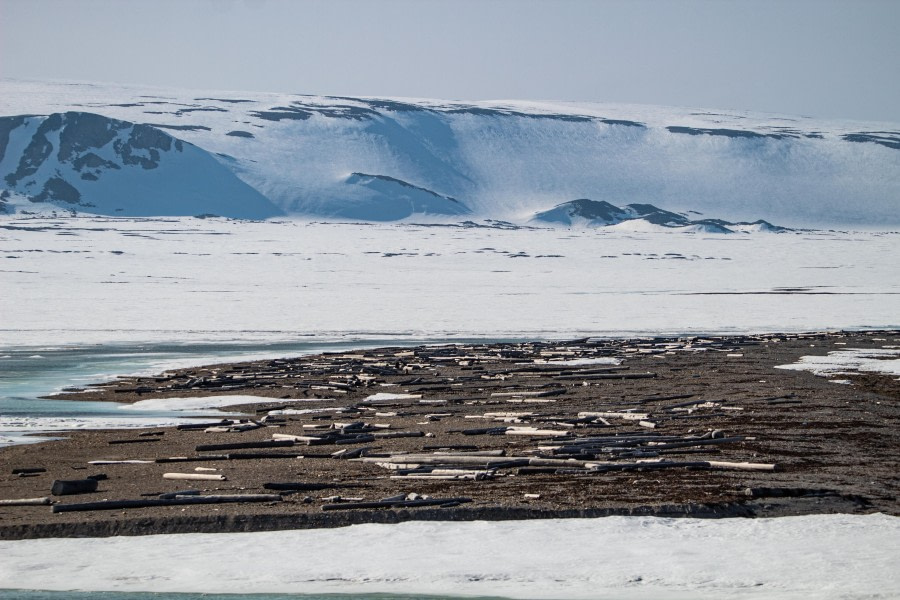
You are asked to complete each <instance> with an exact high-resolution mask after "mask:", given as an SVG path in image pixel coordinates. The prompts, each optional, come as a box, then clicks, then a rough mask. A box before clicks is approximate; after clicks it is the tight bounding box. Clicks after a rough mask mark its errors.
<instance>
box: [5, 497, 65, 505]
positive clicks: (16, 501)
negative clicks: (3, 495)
mask: <svg viewBox="0 0 900 600" xmlns="http://www.w3.org/2000/svg"><path fill="white" fill-rule="evenodd" d="M52 502H53V501H52V500H51V499H50V498H46V497H44V498H12V499H10V500H0V506H40V505H44V504H51V503H52Z"/></svg>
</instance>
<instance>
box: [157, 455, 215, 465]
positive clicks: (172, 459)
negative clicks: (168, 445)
mask: <svg viewBox="0 0 900 600" xmlns="http://www.w3.org/2000/svg"><path fill="white" fill-rule="evenodd" d="M228 459H229V455H228V454H207V455H206V456H170V457H169V458H157V459H156V460H155V461H153V462H156V463H176V462H203V461H207V460H228Z"/></svg>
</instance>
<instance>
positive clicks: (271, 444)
mask: <svg viewBox="0 0 900 600" xmlns="http://www.w3.org/2000/svg"><path fill="white" fill-rule="evenodd" d="M293 445H294V441H293V440H262V441H259V442H233V443H231V444H200V445H199V446H197V447H196V448H195V450H196V451H197V452H211V451H214V450H243V449H244V448H287V447H289V446H293Z"/></svg>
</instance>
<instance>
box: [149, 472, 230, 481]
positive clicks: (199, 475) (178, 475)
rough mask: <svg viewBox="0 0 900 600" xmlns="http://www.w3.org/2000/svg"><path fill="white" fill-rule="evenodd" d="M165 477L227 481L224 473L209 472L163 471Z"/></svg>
mask: <svg viewBox="0 0 900 600" xmlns="http://www.w3.org/2000/svg"><path fill="white" fill-rule="evenodd" d="M163 479H188V480H194V481H225V476H224V475H212V474H208V473H163Z"/></svg>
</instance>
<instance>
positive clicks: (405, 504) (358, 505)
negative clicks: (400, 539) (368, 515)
mask: <svg viewBox="0 0 900 600" xmlns="http://www.w3.org/2000/svg"><path fill="white" fill-rule="evenodd" d="M471 501H472V499H471V498H429V499H427V500H400V501H391V500H388V501H376V502H339V503H335V504H325V505H323V506H322V510H353V509H364V508H416V507H419V506H457V505H459V504H462V503H464V502H471Z"/></svg>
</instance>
